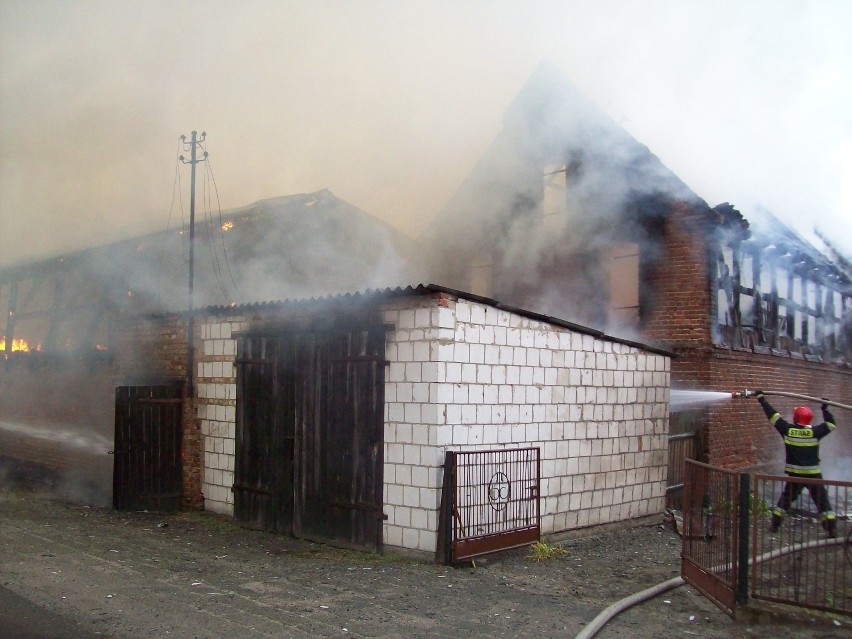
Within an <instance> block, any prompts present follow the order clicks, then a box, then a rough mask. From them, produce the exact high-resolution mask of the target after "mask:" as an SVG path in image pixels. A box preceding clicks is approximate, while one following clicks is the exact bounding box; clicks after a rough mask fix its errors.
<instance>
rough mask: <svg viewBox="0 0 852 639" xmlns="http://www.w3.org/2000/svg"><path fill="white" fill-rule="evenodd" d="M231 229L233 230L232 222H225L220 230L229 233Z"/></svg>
mask: <svg viewBox="0 0 852 639" xmlns="http://www.w3.org/2000/svg"><path fill="white" fill-rule="evenodd" d="M232 228H234V223H233V222H225V223H224V224H223V225H222V230H223V231H230V230H231V229H232Z"/></svg>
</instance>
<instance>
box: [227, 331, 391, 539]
mask: <svg viewBox="0 0 852 639" xmlns="http://www.w3.org/2000/svg"><path fill="white" fill-rule="evenodd" d="M329 321H330V322H331V325H327V327H326V328H324V329H322V330H290V331H278V332H276V333H269V332H268V333H266V334H265V335H259V334H245V335H242V336H238V342H237V446H236V467H235V481H234V493H235V496H234V507H235V508H234V514H235V517H236V519H237V520H238V521H240V522H243V523H247V524H250V525H254V526H257V527H261V528H264V529H266V530H271V531H273V532H282V533H292V534H295V535H297V536H300V537H306V538H312V539H321V540H327V541H331V542H333V543H336V544H338V545H344V546H351V547H356V548H366V549H370V550H378V549H380V548H381V545H382V525H381V522H382V518H383V513H382V487H383V477H382V468H383V455H382V446H383V434H384V432H383V431H384V369H385V360H384V352H385V327H384V325H381V324H376V323H369V322H367V321H365V320H364V319H363V318H362V319H361V321H355V320H353V319H352V318H349V319H344V318H337V319H333V320H329Z"/></svg>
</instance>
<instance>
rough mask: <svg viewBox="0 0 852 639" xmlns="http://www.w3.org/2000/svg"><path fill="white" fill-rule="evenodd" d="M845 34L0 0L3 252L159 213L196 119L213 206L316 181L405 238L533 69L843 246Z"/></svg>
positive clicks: (800, 4) (841, 22)
mask: <svg viewBox="0 0 852 639" xmlns="http://www.w3.org/2000/svg"><path fill="white" fill-rule="evenodd" d="M850 32H852V2H849V1H847V0H836V1H833V2H832V1H830V0H823V1H819V2H805V1H801V0H799V1H784V0H768V1H749V0H737V1H735V2H726V1H721V0H712V1H711V0H705V1H703V2H691V1H689V0H677V1H662V0H658V1H644V2H640V1H628V0H619V1H614V0H613V1H602V0H595V1H591V0H590V1H570V0H563V1H561V2H555V1H554V2H551V1H544V0H541V1H535V0H526V1H517V2H509V1H501V0H454V1H438V0H434V1H431V2H420V1H414V0H349V1H336V2H332V1H322V0H290V1H288V0H276V1H263V0H242V1H240V2H236V1H230V2H215V1H211V0H206V1H201V0H181V1H179V2H175V1H174V0H169V1H163V2H161V1H158V0H147V1H139V0H108V1H99V0H93V1H83V0H61V1H48V0H27V1H23V0H0V263H9V262H14V261H19V260H21V259H27V258H31V257H40V256H44V255H49V254H51V253H55V252H57V251H65V250H69V249H74V248H82V247H85V246H91V245H95V244H100V243H104V242H107V241H110V240H113V239H116V238H119V237H123V236H128V235H131V234H133V233H136V232H139V231H141V230H157V229H162V228H165V227H166V225H167V223H168V222H169V211H170V208H171V207H172V195H173V191H174V183H175V173H176V167H177V163H176V157H177V155H178V154H179V153H180V152H181V149H180V148H179V137H180V135H181V134H186V135H189V134H190V132H191V131H192V130H193V129H197V130H198V131H202V130H203V131H206V132H207V134H208V135H207V146H206V148H207V150H208V151H209V153H210V161H211V167H212V169H213V174H214V176H215V180H216V186H217V188H218V193H219V197H220V201H221V205H222V206H223V207H224V208H233V207H239V206H243V205H246V204H250V203H252V202H254V201H256V200H259V199H263V198H267V197H274V196H279V195H288V194H293V193H302V192H308V191H313V190H318V189H321V188H329V189H330V190H331V191H332V192H333V193H335V194H336V195H337V196H339V197H341V198H343V199H345V200H347V201H349V202H351V203H352V204H355V205H356V206H358V207H360V208H362V209H364V210H366V211H368V212H370V213H373V214H374V215H377V216H379V217H381V218H383V219H386V220H388V221H390V222H391V223H393V224H395V225H397V226H398V227H400V228H402V229H403V230H405V231H407V232H410V233H417V232H418V231H420V230H421V229H422V228H423V227H424V226H425V225H426V224H427V223H428V222H429V220H431V219H432V218H433V217H434V216H435V215H436V214H437V212H438V211H439V210H440V209H441V207H442V206H443V205H444V203H445V202H446V200H447V199H448V198H449V196H450V195H451V194H452V193H453V191H454V190H455V189H456V188H457V187H458V185H459V183H460V182H461V180H462V179H463V178H464V176H465V175H466V173H467V172H468V171H469V170H470V169H471V167H472V166H473V164H474V163H475V162H476V160H477V158H478V157H479V155H480V154H481V153H482V152H483V150H484V149H485V148H486V146H487V145H488V144H489V143H490V142H491V140H492V139H493V138H494V136H495V135H496V134H497V132H498V130H499V128H500V123H501V118H502V115H503V112H504V111H505V109H506V107H507V106H508V104H509V103H510V102H511V100H512V99H513V98H514V96H515V95H516V94H517V92H518V90H519V89H520V88H521V87H522V86H523V84H524V82H525V81H526V80H527V78H528V77H529V75H530V74H531V73H532V71H533V70H534V69H535V67H536V66H537V65H538V64H539V63H540V62H541V61H542V60H549V61H550V62H552V63H553V64H554V65H556V66H557V67H558V68H559V69H561V70H562V71H563V72H564V73H565V75H566V77H567V78H569V79H570V80H572V81H573V82H574V83H575V84H576V85H577V86H578V87H579V88H580V89H581V90H582V91H584V92H585V93H586V94H587V95H588V96H589V97H590V98H591V99H592V100H593V101H594V102H595V103H597V104H598V105H599V106H600V107H601V108H602V109H603V110H604V111H605V112H607V113H608V114H609V115H610V116H612V117H613V118H614V119H615V120H616V121H617V122H619V123H621V124H622V125H623V126H624V127H625V128H626V129H627V130H628V131H630V132H631V133H632V134H633V135H634V136H635V137H636V138H637V139H638V140H639V141H640V142H642V143H644V144H646V145H647V146H648V147H650V149H651V151H652V152H654V153H655V154H656V155H657V156H659V157H660V158H661V159H662V161H663V162H664V163H665V164H666V165H667V166H668V167H669V168H671V169H672V170H673V171H674V172H675V173H677V174H678V175H679V176H680V177H681V178H682V179H683V180H684V181H685V182H686V183H687V184H688V185H689V186H691V187H692V188H693V189H694V190H695V191H696V192H697V193H698V195H700V196H701V197H703V198H704V199H705V200H707V202H708V203H709V204H711V205H715V204H718V203H720V202H722V201H730V202H732V203H734V204H735V205H737V206H738V207H739V208H740V209H741V210H742V211H743V212H744V213H745V214H746V216H748V214H749V210H750V208H751V207H753V206H758V205H761V206H764V207H766V208H768V209H770V210H771V211H773V212H774V213H775V214H776V215H777V216H778V217H779V218H781V219H783V220H785V221H786V222H788V223H790V224H792V225H794V226H795V227H796V228H797V229H798V230H800V231H802V232H807V231H808V230H809V229H811V228H812V227H813V226H814V225H818V226H819V227H821V228H822V229H823V230H824V231H825V232H827V233H828V234H829V235H830V236H831V237H833V238H834V240H835V242H836V243H837V244H838V245H840V246H841V247H842V248H843V249H844V250H845V251H847V252H848V253H852V38H850V36H849V33H850ZM181 170H182V180H183V182H182V184H183V191H184V207H185V208H186V207H187V206H188V205H187V201H188V200H187V195H186V194H187V193H188V185H189V178H188V175H189V174H188V170H187V169H186V167H182V169H181ZM175 216H178V217H179V213H178V212H177V209H175V212H174V213H172V221H171V224H172V226H174V225H175Z"/></svg>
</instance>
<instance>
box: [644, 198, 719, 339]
mask: <svg viewBox="0 0 852 639" xmlns="http://www.w3.org/2000/svg"><path fill="white" fill-rule="evenodd" d="M662 232H663V245H664V248H663V252H662V256H661V257H660V258H658V259H657V260H656V261H655V262H654V263H653V265H652V266H651V267H650V268H648V269H647V270H646V272H648V273H649V278H648V279H647V281H646V284H647V285H648V288H647V289H646V294H647V295H648V301H647V307H646V308H647V312H646V314H645V315H646V316H645V318H644V321H643V332H644V333H645V335H646V336H647V338H648V339H650V340H653V341H654V342H657V343H659V344H660V345H662V346H663V347H664V348H669V349H671V350H687V351H691V350H695V349H699V350H705V351H706V349H707V346H708V345H709V344H710V343H711V335H710V314H711V305H710V304H711V299H712V296H711V294H710V280H709V277H708V252H707V248H706V247H707V237H706V231H705V222H704V220H703V217H702V216H700V215H698V214H697V213H696V212H695V211H694V210H693V209H690V208H688V207H686V206H685V205H679V206H675V207H674V208H673V210H672V216H671V217H670V218H668V219H667V221H666V223H665V225H664V226H663V229H662Z"/></svg>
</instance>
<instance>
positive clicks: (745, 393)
mask: <svg viewBox="0 0 852 639" xmlns="http://www.w3.org/2000/svg"><path fill="white" fill-rule="evenodd" d="M762 392H763V394H764V395H777V396H779V397H792V398H794V399H804V400H805V401H809V402H814V403H816V404H828V405H829V406H836V407H837V408H845V409H846V410H852V406H850V405H849V404H841V403H840V402H835V401H833V400H830V399H826V398H824V397H811V396H810V395H802V394H800V393H788V392H786V391H762ZM756 395H757V391H753V390H744V391H742V392H739V393H738V392H734V393H731V397H755V396H756Z"/></svg>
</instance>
